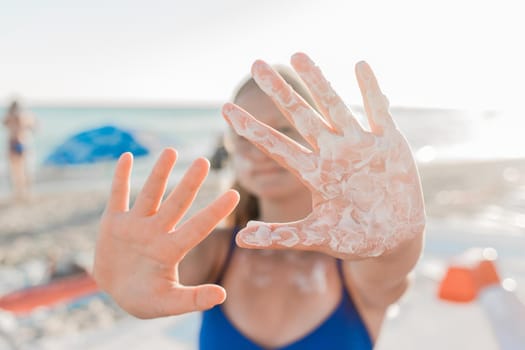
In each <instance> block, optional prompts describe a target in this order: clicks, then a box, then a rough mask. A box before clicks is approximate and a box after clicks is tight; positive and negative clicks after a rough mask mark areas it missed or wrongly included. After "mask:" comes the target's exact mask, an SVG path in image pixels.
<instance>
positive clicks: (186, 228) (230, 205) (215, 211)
mask: <svg viewBox="0 0 525 350" xmlns="http://www.w3.org/2000/svg"><path fill="white" fill-rule="evenodd" d="M237 203H239V193H237V191H234V190H229V191H226V192H225V193H224V194H223V195H221V196H220V197H219V198H217V199H216V200H215V201H213V202H212V203H211V204H210V205H208V206H207V207H206V208H204V209H202V210H200V211H199V212H198V213H197V214H195V215H194V216H192V217H191V218H190V219H188V220H187V221H186V222H185V223H183V224H182V225H181V226H180V227H178V228H177V229H176V230H175V231H174V232H173V233H170V234H168V235H166V238H167V239H169V240H170V242H169V245H170V247H168V248H169V253H170V255H171V256H172V258H173V260H174V261H180V260H182V258H183V257H184V255H186V253H187V252H188V251H190V250H191V249H192V248H193V247H195V246H196V245H197V244H199V243H200V242H202V240H204V239H205V238H206V237H207V236H208V235H209V234H210V232H211V231H212V230H213V229H214V228H215V227H216V226H217V225H218V224H219V223H220V222H221V221H222V220H223V219H224V218H226V217H227V216H228V215H230V213H231V212H232V211H233V209H234V208H235V206H236V205H237Z"/></svg>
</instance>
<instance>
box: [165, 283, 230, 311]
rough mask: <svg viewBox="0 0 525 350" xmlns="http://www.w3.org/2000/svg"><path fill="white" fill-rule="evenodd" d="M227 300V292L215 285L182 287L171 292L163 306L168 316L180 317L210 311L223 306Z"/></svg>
mask: <svg viewBox="0 0 525 350" xmlns="http://www.w3.org/2000/svg"><path fill="white" fill-rule="evenodd" d="M225 299H226V291H225V290H224V288H222V287H221V286H218V285H215V284H204V285H200V286H194V287H189V286H181V287H178V288H175V289H173V290H172V291H171V292H170V295H169V298H166V300H165V302H166V304H164V305H163V306H164V309H165V313H166V314H167V315H180V314H184V313H188V312H193V311H203V310H207V309H210V308H212V307H214V306H215V305H217V304H221V303H222V302H224V300H225Z"/></svg>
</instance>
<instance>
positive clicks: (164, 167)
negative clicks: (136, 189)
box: [133, 148, 177, 216]
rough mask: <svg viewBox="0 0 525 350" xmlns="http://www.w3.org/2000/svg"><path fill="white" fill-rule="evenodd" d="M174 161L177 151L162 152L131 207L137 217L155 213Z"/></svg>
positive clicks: (168, 149)
mask: <svg viewBox="0 0 525 350" xmlns="http://www.w3.org/2000/svg"><path fill="white" fill-rule="evenodd" d="M176 159H177V151H175V150H174V149H173V148H166V149H165V150H164V151H162V153H161V155H160V157H159V159H158V160H157V162H156V163H155V165H154V166H153V169H152V170H151V173H150V174H149V176H148V179H147V180H146V183H145V184H144V186H143V187H142V190H141V191H140V193H139V195H138V196H137V200H136V201H135V205H134V206H133V211H134V212H136V213H137V214H138V215H142V216H150V215H152V214H154V213H156V212H157V210H158V209H159V206H160V202H161V201H162V196H164V192H165V191H166V186H167V183H168V178H169V175H170V173H171V170H172V169H173V165H175V161H176Z"/></svg>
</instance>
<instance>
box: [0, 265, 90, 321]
mask: <svg viewBox="0 0 525 350" xmlns="http://www.w3.org/2000/svg"><path fill="white" fill-rule="evenodd" d="M98 290H99V289H98V286H97V284H96V283H95V281H94V280H93V278H91V276H90V275H88V274H87V273H82V274H77V275H74V276H70V277H64V278H61V279H59V280H55V281H52V282H50V283H48V284H45V285H41V286H35V287H30V288H26V289H23V290H19V291H16V292H13V293H9V294H7V295H4V296H2V297H0V309H4V310H7V311H10V312H12V313H14V314H16V315H24V314H28V313H30V312H31V311H33V310H34V309H36V308H38V307H42V306H52V305H56V304H58V303H62V302H67V301H71V300H74V299H76V298H80V297H83V296H86V295H89V294H93V293H95V292H97V291H98Z"/></svg>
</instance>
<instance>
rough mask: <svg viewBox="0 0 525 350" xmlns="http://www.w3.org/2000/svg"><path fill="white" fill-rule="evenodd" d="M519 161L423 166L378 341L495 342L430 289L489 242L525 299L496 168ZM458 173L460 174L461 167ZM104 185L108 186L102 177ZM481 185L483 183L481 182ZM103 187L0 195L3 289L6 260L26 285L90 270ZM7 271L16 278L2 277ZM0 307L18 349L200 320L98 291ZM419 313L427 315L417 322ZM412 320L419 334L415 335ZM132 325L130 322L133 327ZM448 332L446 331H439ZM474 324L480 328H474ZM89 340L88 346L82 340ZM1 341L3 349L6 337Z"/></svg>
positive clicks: (211, 186)
mask: <svg viewBox="0 0 525 350" xmlns="http://www.w3.org/2000/svg"><path fill="white" fill-rule="evenodd" d="M522 164H523V163H522V162H518V161H510V162H498V163H492V164H491V163H488V164H484V165H483V164H478V163H473V164H470V165H467V164H463V165H462V167H463V168H459V165H457V164H456V165H455V166H450V165H449V166H448V167H447V168H449V169H455V172H454V170H450V171H447V172H445V173H444V169H445V168H444V167H443V166H441V167H438V166H436V165H433V166H428V167H425V166H421V167H420V172H421V176H422V179H423V183H424V184H425V183H426V184H427V185H428V186H424V187H425V191H424V192H425V196H426V197H425V198H426V201H427V211H428V212H427V214H428V217H429V220H428V226H427V241H426V246H425V250H424V253H423V257H422V259H421V261H420V262H419V264H418V266H417V268H416V272H415V279H414V283H413V286H412V288H411V289H410V291H409V292H408V293H407V294H406V295H405V296H404V298H403V299H402V300H401V301H400V303H398V304H397V305H396V307H395V308H394V309H395V310H397V311H394V312H393V313H391V315H390V318H389V319H388V320H387V321H386V322H385V326H384V332H383V334H382V337H381V338H380V341H379V344H378V347H377V348H378V349H390V348H398V347H397V346H394V347H392V344H399V347H401V346H405V347H406V348H416V347H417V346H422V344H425V343H426V342H427V341H429V340H430V339H433V340H432V344H433V345H432V346H435V347H432V346H430V345H428V344H427V345H428V346H426V348H429V349H433V348H436V349H438V348H443V346H446V347H447V348H454V349H455V348H459V347H456V346H458V344H463V343H464V342H465V341H466V342H467V343H468V341H472V339H476V342H477V343H476V344H477V345H476V346H475V348H476V349H487V350H488V349H496V348H497V347H496V345H495V344H496V343H495V339H494V337H493V336H492V335H491V334H490V332H489V333H487V332H480V330H485V331H486V330H487V329H489V328H490V327H489V325H488V324H487V321H486V320H485V318H484V316H483V314H482V311H481V310H480V309H479V308H477V307H476V305H475V303H473V304H465V305H455V304H454V303H450V302H443V301H440V300H438V299H437V297H436V293H437V286H438V282H439V278H440V277H439V276H442V274H443V273H444V270H445V269H446V264H447V261H448V260H449V259H451V258H452V257H453V256H454V255H456V254H459V253H461V252H462V251H463V250H464V249H467V248H469V247H472V246H483V247H486V246H492V247H494V248H496V249H497V251H498V252H499V254H500V257H499V262H498V263H499V266H500V268H501V274H502V276H503V277H505V278H507V277H508V278H512V279H513V280H514V281H515V282H516V285H517V290H516V291H517V293H519V295H520V297H521V298H524V300H525V293H524V290H523V288H522V287H521V288H520V286H523V285H525V262H524V259H523V257H522V252H523V251H525V239H524V235H523V228H522V227H520V226H519V225H517V223H519V220H518V219H514V222H513V221H512V220H511V219H509V218H510V215H511V214H510V213H511V212H512V211H513V210H516V208H515V203H514V202H512V203H507V204H508V205H507V207H506V208H505V201H507V202H508V201H509V195H511V196H516V195H518V194H519V193H518V192H517V191H516V189H517V188H521V185H523V184H522V183H521V182H519V183H513V184H512V186H511V185H509V184H507V185H505V183H506V180H505V179H504V178H501V179H500V180H501V181H495V179H497V178H498V176H497V174H498V173H499V174H500V177H501V172H502V171H503V172H504V170H505V169H508V168H516V169H519V172H520V173H521V172H522V170H523V169H521V167H522ZM444 174H446V175H444ZM458 174H463V175H462V176H461V177H458V176H459V175H458ZM465 174H471V175H470V176H467V175H465ZM480 174H484V176H483V177H482V176H480ZM480 178H484V179H485V182H483V181H481V180H480ZM447 179H448V180H447ZM458 179H462V181H460V182H458ZM425 180H426V182H425ZM520 181H522V180H520ZM173 184H174V183H172V185H173ZM226 184H227V181H226V180H225V178H224V174H221V173H218V172H213V173H212V174H210V176H209V177H208V179H207V180H206V182H205V184H204V186H203V188H202V190H201V191H200V193H199V196H198V197H197V200H196V202H195V205H194V206H193V208H192V209H191V211H190V213H189V214H191V212H194V211H195V210H198V209H199V208H201V207H202V206H203V205H205V203H207V202H208V201H210V200H211V199H212V198H215V197H216V196H217V195H218V194H219V193H220V192H221V190H222V189H224V188H225V186H226ZM106 186H109V182H108V181H106ZM505 186H507V187H508V188H506V187H505ZM492 187H494V188H492ZM107 188H109V187H107ZM138 188H140V187H139V186H137V188H135V191H134V193H136V190H137V189H138ZM481 188H485V191H480V189H481ZM511 188H512V189H514V191H511V190H510V189H511ZM441 191H449V192H451V193H455V195H449V197H450V198H451V199H449V202H447V201H446V200H445V199H443V198H442V197H443V196H444V195H443V194H442V193H441ZM454 191H456V192H454ZM107 193H108V192H107V189H105V188H104V186H102V185H100V188H98V189H89V190H87V189H85V190H84V189H81V188H80V189H78V190H77V191H72V190H71V189H67V191H60V190H58V189H57V190H55V191H50V190H49V189H48V188H46V189H45V190H42V191H41V192H36V193H35V194H34V195H33V197H32V198H31V200H30V201H28V202H26V203H17V204H9V203H8V202H7V199H4V201H3V202H2V204H1V208H2V210H1V212H0V221H1V222H2V226H1V227H0V256H1V257H2V264H1V267H2V269H1V270H0V271H1V272H0V273H3V274H4V275H3V279H2V287H3V288H4V292H5V291H6V290H5V289H8V288H13V289H14V288H17V287H20V285H16V284H17V283H18V284H20V283H21V282H20V281H19V279H20V278H19V279H18V280H17V279H16V278H13V276H15V273H11V275H10V277H9V274H8V273H7V272H6V271H8V270H9V268H10V270H14V271H18V272H19V273H20V271H24V272H23V273H24V281H25V282H24V283H26V285H28V284H41V283H44V282H46V279H49V278H50V273H51V271H49V269H50V268H52V269H54V270H55V271H54V273H55V274H59V273H62V274H64V275H66V274H68V273H74V272H75V271H74V269H78V268H79V267H80V268H85V269H87V270H89V269H90V266H91V263H92V257H93V248H94V244H95V241H96V234H97V225H98V222H99V219H100V215H101V214H102V212H103V210H104V205H105V201H106V199H107ZM449 197H446V198H449ZM511 204H512V205H511ZM498 205H500V211H499V213H500V216H496V215H494V213H493V214H492V216H489V215H488V214H487V211H490V210H492V211H493V212H496V211H497V210H496V209H495V208H496V207H497V206H498ZM521 205H524V204H521ZM491 208H492V209H491ZM515 215H518V213H515ZM483 217H485V219H484V220H482V219H481V218H483ZM509 220H510V221H509ZM8 267H9V268H8ZM60 270H62V271H60ZM68 270H69V271H68ZM31 278H32V279H31ZM7 280H9V281H10V282H11V283H12V284H13V285H11V286H10V285H9V283H5V281H7ZM2 317H3V321H2V323H0V324H2V325H3V327H4V329H5V330H4V334H8V335H6V336H8V337H10V338H11V341H13V342H15V343H16V344H18V346H20V348H23V349H25V348H27V349H68V348H77V349H116V348H121V346H122V345H123V344H128V343H129V342H132V343H133V346H131V347H129V348H133V349H143V348H144V349H146V348H148V344H149V345H150V346H151V344H152V343H151V342H153V344H157V345H158V347H156V348H181V349H182V348H188V349H191V348H194V346H195V339H196V338H195V337H196V332H197V329H198V322H199V318H198V315H194V314H192V315H188V316H183V317H175V318H167V319H161V320H155V321H141V320H136V319H134V318H132V317H130V316H129V315H127V314H126V313H125V312H123V311H122V310H121V309H120V308H119V307H118V306H117V305H115V304H114V302H113V301H112V300H111V299H110V298H108V297H107V296H105V295H104V294H101V293H97V294H94V295H89V296H85V297H83V298H80V299H77V300H74V301H72V302H71V303H69V304H67V303H65V304H64V303H62V304H58V305H55V306H52V307H49V308H42V309H39V310H36V311H35V312H33V313H31V314H28V315H24V316H21V317H20V316H18V317H13V316H11V317H9V316H8V315H7V314H6V313H2ZM421 317H423V318H425V322H423V323H421V322H422V321H421ZM416 327H417V329H418V334H416V335H414V329H415V328H416ZM130 330H133V331H132V332H131V333H132V334H133V335H132V336H131V335H130ZM144 332H146V333H148V332H149V335H148V337H149V336H151V340H148V341H147V342H145V341H144V340H141V336H139V334H144ZM447 332H449V335H448V336H445V335H444V334H445V333H447ZM478 333H481V334H483V336H477V334H478ZM124 335H126V336H124ZM97 339H99V340H97ZM469 339H470V340H469ZM88 340H89V342H88V343H87V344H90V345H89V346H87V345H86V342H87V341H88ZM155 342H157V343H155ZM467 343H465V344H467ZM387 344H388V346H387ZM468 344H471V343H468ZM170 345H171V347H170ZM174 345H176V346H175V347H173V346H174ZM177 346H178V347H177ZM5 348H6V349H9V347H8V346H7V345H5ZM0 349H2V347H0Z"/></svg>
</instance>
